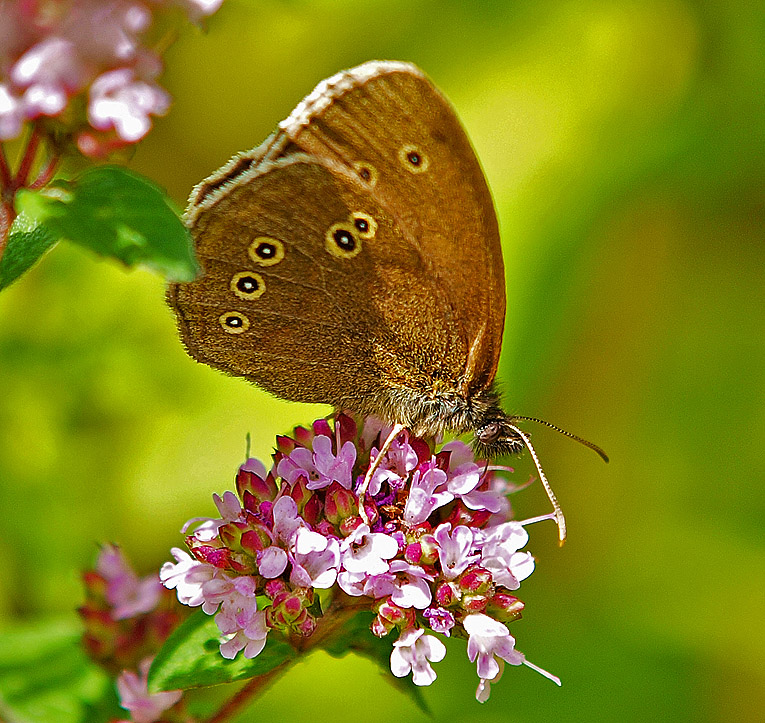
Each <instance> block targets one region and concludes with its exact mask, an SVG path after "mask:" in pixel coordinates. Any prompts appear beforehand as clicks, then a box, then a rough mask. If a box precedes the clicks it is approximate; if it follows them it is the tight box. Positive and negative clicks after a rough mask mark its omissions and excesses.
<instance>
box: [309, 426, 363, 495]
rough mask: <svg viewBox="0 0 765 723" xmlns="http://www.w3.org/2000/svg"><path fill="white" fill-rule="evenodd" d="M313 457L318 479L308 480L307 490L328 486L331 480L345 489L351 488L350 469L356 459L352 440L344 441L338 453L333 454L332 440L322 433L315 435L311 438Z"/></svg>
mask: <svg viewBox="0 0 765 723" xmlns="http://www.w3.org/2000/svg"><path fill="white" fill-rule="evenodd" d="M313 459H314V464H315V466H316V471H317V472H318V473H319V479H318V480H310V481H309V482H308V485H307V486H308V489H309V490H317V489H321V488H323V487H328V486H329V485H331V484H332V482H337V483H338V484H340V485H342V486H343V487H345V489H347V490H349V489H350V488H351V486H352V484H353V480H352V477H351V471H352V470H353V463H354V462H355V461H356V446H355V445H354V444H353V442H346V443H345V444H344V445H343V447H342V449H341V450H340V453H339V454H338V455H337V456H335V455H334V454H332V440H331V439H330V438H329V437H325V436H324V435H317V436H316V437H314V439H313Z"/></svg>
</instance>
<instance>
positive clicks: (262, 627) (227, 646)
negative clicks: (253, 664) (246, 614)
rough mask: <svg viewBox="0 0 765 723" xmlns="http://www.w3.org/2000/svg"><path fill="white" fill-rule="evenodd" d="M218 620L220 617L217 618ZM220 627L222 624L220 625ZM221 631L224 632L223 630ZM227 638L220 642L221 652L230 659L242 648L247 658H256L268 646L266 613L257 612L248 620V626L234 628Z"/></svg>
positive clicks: (216, 620)
mask: <svg viewBox="0 0 765 723" xmlns="http://www.w3.org/2000/svg"><path fill="white" fill-rule="evenodd" d="M215 622H216V623H217V622H218V618H217V617H216V618H215ZM218 627H219V628H220V624H219V625H218ZM221 632H224V631H223V630H221ZM228 635H229V636H230V637H227V638H226V640H224V641H222V642H221V644H220V654H221V655H222V656H223V657H224V658H227V659H228V660H233V659H234V658H235V657H236V654H237V653H238V652H239V651H240V650H244V657H245V658H255V657H257V656H258V655H259V654H260V653H261V652H262V651H263V648H265V647H266V639H267V636H268V626H267V625H266V614H265V613H264V612H261V611H259V612H257V613H255V614H254V615H253V616H252V617H251V618H250V620H249V621H248V624H247V627H245V628H241V629H236V630H232V631H231V633H229V634H228Z"/></svg>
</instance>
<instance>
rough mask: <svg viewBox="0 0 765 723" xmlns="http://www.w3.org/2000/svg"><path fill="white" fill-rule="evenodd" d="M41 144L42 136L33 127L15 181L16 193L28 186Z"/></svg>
mask: <svg viewBox="0 0 765 723" xmlns="http://www.w3.org/2000/svg"><path fill="white" fill-rule="evenodd" d="M39 144H40V134H39V132H38V130H37V128H36V127H35V126H32V131H31V132H30V134H29V140H28V141H27V147H26V148H25V149H24V155H23V156H22V158H21V163H19V169H18V170H17V171H16V178H14V179H13V190H14V191H16V190H17V189H19V188H23V187H24V186H26V185H27V180H28V177H29V172H30V171H31V170H32V164H33V163H34V161H35V156H36V155H37V147H38V146H39Z"/></svg>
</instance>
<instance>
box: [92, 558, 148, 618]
mask: <svg viewBox="0 0 765 723" xmlns="http://www.w3.org/2000/svg"><path fill="white" fill-rule="evenodd" d="M96 570H97V571H98V572H99V573H100V574H101V576H102V577H103V578H104V579H105V580H106V583H107V587H106V599H107V600H108V601H109V604H110V605H112V606H113V607H114V610H113V612H112V617H113V618H114V619H115V620H124V619H126V618H132V617H135V616H136V615H140V614H142V613H148V612H150V611H151V610H153V609H154V608H155V607H156V606H157V603H158V602H159V597H160V594H161V592H162V583H161V582H160V580H159V577H157V575H156V574H154V575H148V576H146V577H143V578H139V577H138V576H137V575H136V574H135V572H134V571H133V569H132V568H131V567H130V565H128V563H127V561H126V560H125V558H124V556H123V555H122V552H121V551H120V549H119V548H118V547H116V546H114V545H105V546H104V547H103V549H102V550H101V553H100V554H99V556H98V562H97V563H96Z"/></svg>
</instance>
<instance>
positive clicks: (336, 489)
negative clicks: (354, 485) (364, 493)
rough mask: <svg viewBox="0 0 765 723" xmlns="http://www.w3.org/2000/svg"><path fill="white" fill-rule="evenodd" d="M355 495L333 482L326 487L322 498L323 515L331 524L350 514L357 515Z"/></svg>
mask: <svg viewBox="0 0 765 723" xmlns="http://www.w3.org/2000/svg"><path fill="white" fill-rule="evenodd" d="M358 512H359V509H358V505H357V504H356V496H355V495H354V494H353V492H351V491H350V490H347V489H345V487H343V486H342V485H341V484H338V483H337V482H333V483H332V484H331V485H330V486H329V487H328V488H327V494H326V497H325V498H324V515H325V517H326V518H327V519H328V520H329V521H330V522H331V523H332V524H333V525H340V523H341V522H342V521H343V520H345V519H346V518H348V517H350V516H351V515H358Z"/></svg>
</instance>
